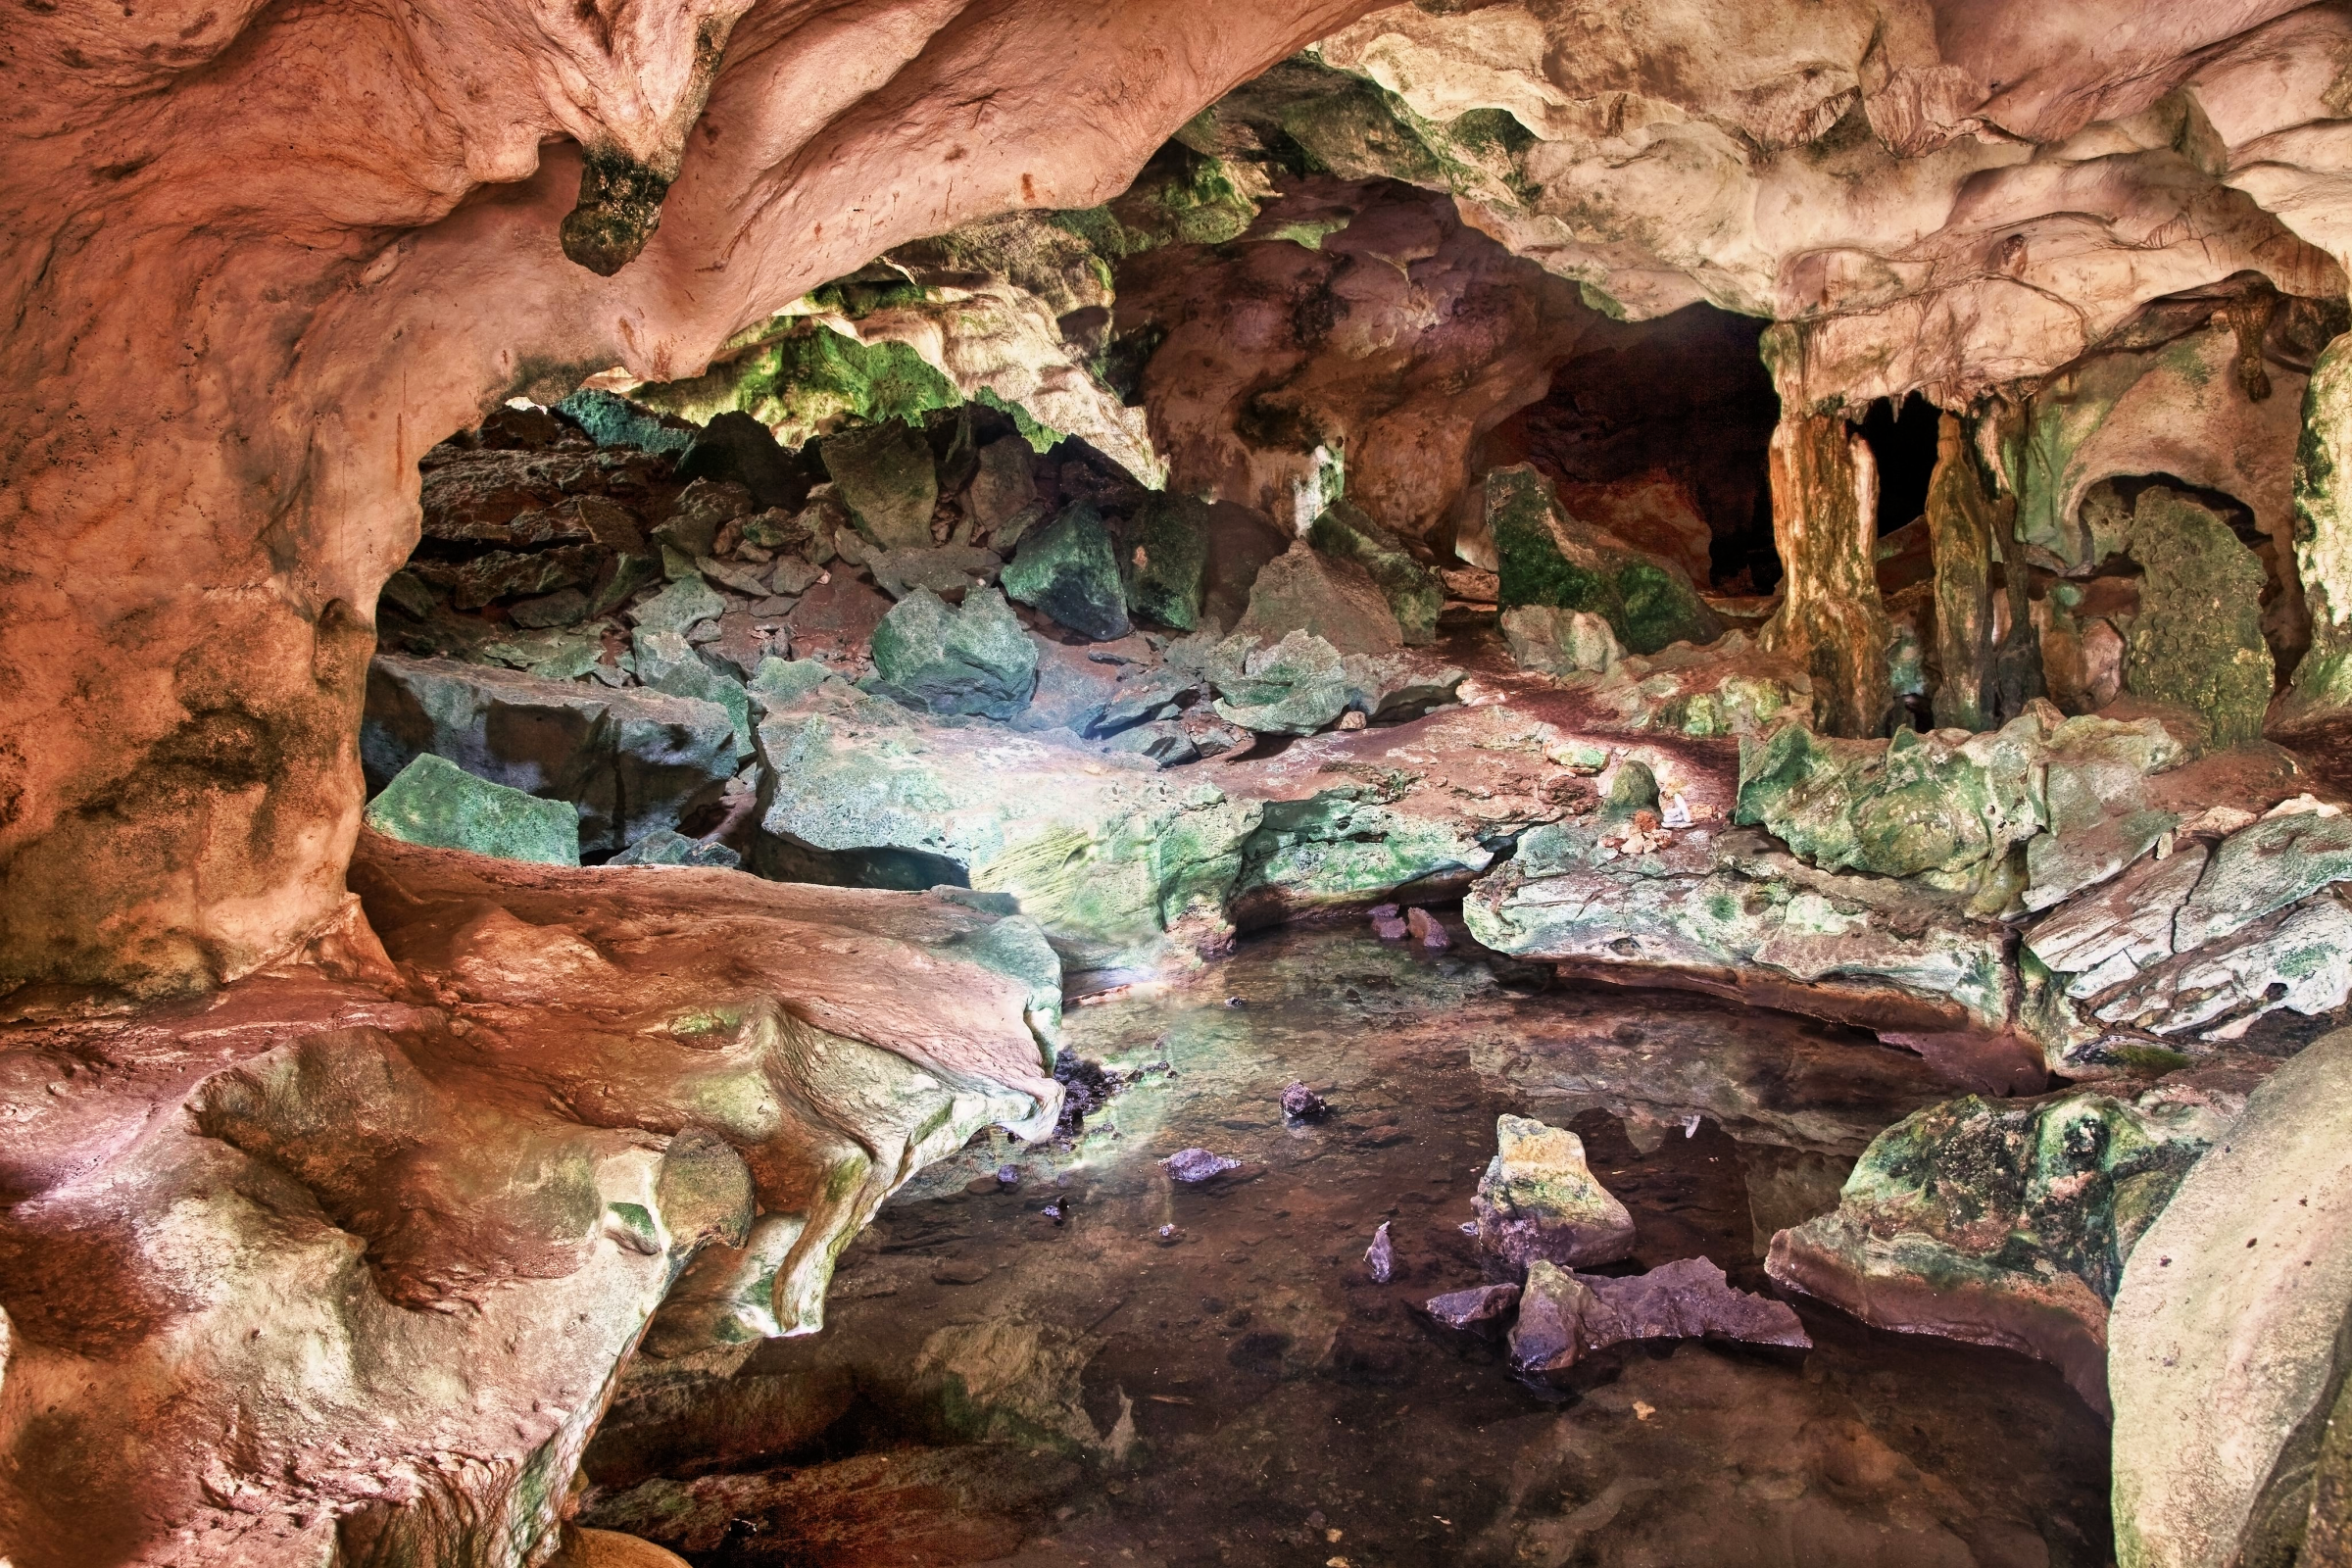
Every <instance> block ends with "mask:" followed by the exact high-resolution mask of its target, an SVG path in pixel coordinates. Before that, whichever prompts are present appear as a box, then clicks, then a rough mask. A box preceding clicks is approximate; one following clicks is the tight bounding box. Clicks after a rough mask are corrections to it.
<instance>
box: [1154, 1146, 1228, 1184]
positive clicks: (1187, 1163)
mask: <svg viewBox="0 0 2352 1568" xmlns="http://www.w3.org/2000/svg"><path fill="white" fill-rule="evenodd" d="M1160 1163H1161V1164H1163V1165H1165V1166H1167V1167H1168V1174H1169V1175H1170V1176H1173V1177H1175V1178H1176V1179H1177V1180H1178V1181H1180V1182H1204V1181H1207V1180H1208V1179H1209V1178H1210V1177H1212V1176H1222V1175H1224V1174H1225V1173H1226V1172H1227V1171H1229V1170H1238V1169H1240V1168H1241V1163H1242V1162H1241V1161H1240V1160H1238V1159H1234V1158H1231V1157H1229V1156H1227V1155H1224V1154H1212V1153H1210V1152H1208V1151H1207V1150H1205V1149H1180V1150H1178V1151H1177V1152H1175V1153H1173V1154H1170V1155H1169V1156H1168V1157H1167V1158H1166V1159H1163V1160H1161V1161H1160Z"/></svg>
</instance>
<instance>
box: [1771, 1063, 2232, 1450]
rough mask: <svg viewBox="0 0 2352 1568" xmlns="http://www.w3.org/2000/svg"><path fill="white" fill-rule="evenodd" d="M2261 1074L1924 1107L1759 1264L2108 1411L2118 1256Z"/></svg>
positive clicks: (1868, 1318)
mask: <svg viewBox="0 0 2352 1568" xmlns="http://www.w3.org/2000/svg"><path fill="white" fill-rule="evenodd" d="M2260 1077H2261V1069H2249V1068H2243V1067H2234V1066H2232V1067H2208V1068H2201V1069H2196V1070H2193V1071H2190V1072H2184V1073H2178V1074H2175V1075H2173V1076H2172V1077H2169V1078H2166V1079H2162V1080H2159V1081H2158V1082H2157V1083H2155V1084H2153V1085H2151V1086H2148V1087H2146V1088H2144V1089H2140V1090H2138V1091H2136V1092H2130V1091H2118V1092H2114V1093H2110V1092H2107V1091H2105V1090H2093V1089H2077V1090H2069V1091H2066V1092H2064V1093H2061V1094H2056V1095H2048V1096H2043V1097H2041V1098H2039V1099H2034V1100H2021V1101H1992V1100H1985V1099H1984V1098H1982V1097H1979V1096H1975V1095H1971V1096H1968V1097H1966V1098H1964V1099H1961V1100H1956V1101H1952V1102H1949V1103H1945V1104H1941V1105H1936V1106H1932V1107H1930V1108H1929V1109H1926V1110H1923V1111H1919V1112H1917V1113H1915V1114H1913V1115H1911V1116H1908V1117H1906V1118H1904V1119H1903V1120H1902V1121H1900V1122H1897V1123H1896V1124H1895V1125H1894V1126H1892V1127H1890V1128H1888V1129H1887V1131H1886V1132H1884V1133H1882V1134H1880V1135H1879V1137H1878V1138H1877V1139H1876V1140H1875V1141H1874V1142H1873V1143H1872V1144H1871V1146H1870V1148H1869V1150H1868V1151H1867V1152H1864V1154H1863V1156H1862V1159H1861V1162H1860V1163H1859V1164H1858V1165H1856V1166H1855V1167H1854V1173H1853V1175H1852V1177H1851V1178H1849V1179H1848V1180H1847V1182H1846V1184H1845V1190H1844V1192H1843V1194H1842V1195H1841V1197H1840V1200H1839V1203H1838V1210H1837V1212H1836V1213H1834V1214H1827V1215H1824V1216H1822V1217H1821V1218H1819V1219H1815V1220H1809V1221H1807V1222H1806V1223H1805V1224H1803V1225H1800V1226H1797V1227H1795V1228H1794V1229H1792V1230H1786V1231H1782V1232H1781V1233H1780V1234H1779V1235H1777V1236H1775V1237H1774V1238H1773V1243H1772V1253H1771V1256H1770V1258H1769V1259H1768V1261H1767V1263H1766V1267H1767V1269H1768V1270H1769V1271H1770V1273H1771V1274H1772V1277H1773V1278H1774V1279H1776V1280H1778V1281H1780V1282H1781V1283H1782V1284H1783V1285H1787V1286H1790V1287H1792V1288H1794V1289H1797V1290H1801V1291H1804V1292H1805V1293H1806V1294H1808V1295H1811V1296H1817V1297H1820V1298H1821V1299H1824V1300H1827V1301H1830V1302H1832V1303H1834V1304H1836V1305H1838V1306H1839V1307H1842V1308H1844V1309H1845V1310H1846V1311H1848V1312H1851V1313H1853V1314H1854V1315H1855V1316H1857V1317H1859V1318H1861V1319H1863V1320H1864V1321H1865V1322H1869V1323H1875V1324H1877V1325H1879V1326H1880V1327H1882V1328H1899V1329H1904V1330H1908V1331H1910V1332H1913V1333H1931V1334H1941V1335H1944V1336H1946V1337H1948V1338H1952V1339H1960V1340H1968V1341H1970V1342H1972V1343H1975V1344H1979V1345H1998V1346H2003V1347H2006V1348H2010V1349H2015V1350H2023V1351H2025V1352H2026V1353H2027V1354H2029V1355H2038V1356H2040V1357H2041V1358H2042V1359H2044V1360H2047V1361H2051V1362H2054V1363H2056V1364H2057V1365H2058V1366H2059V1367H2060V1368H2061V1369H2062V1370H2063V1371H2064V1372H2065V1373H2066V1375H2067V1380H2068V1381H2069V1382H2071V1383H2072V1384H2073V1385H2074V1386H2075V1389H2076V1391H2077V1392H2078V1393H2080V1394H2081V1395H2082V1397H2083V1398H2084V1399H2086V1400H2088V1401H2089V1402H2090V1403H2091V1404H2093V1405H2095V1406H2097V1407H2099V1408H2101V1409H2105V1408H2106V1406H2107V1358H2106V1346H2107V1307H2108V1303H2109V1302H2110V1301H2112V1300H2113V1299H2115V1294H2116V1289H2117V1287H2118V1285H2119V1284H2120V1283H2121V1282H2122V1280H2123V1278H2124V1272H2125V1263H2126V1261H2127V1260H2128V1259H2129V1258H2130V1257H2131V1252H2132V1249H2133V1247H2134V1246H2135V1245H2136V1244H2137V1243H2138V1242H2139V1240H2140V1238H2141V1235H2142V1234H2143V1233H2144V1232H2145V1231H2146V1230H2147V1228H2148V1226H2149V1224H2150V1222H2151V1221H2153V1220H2154V1219H2155V1218H2156V1216H2157V1214H2158V1213H2159V1212H2160V1211H2162V1209H2163V1208H2164V1206H2165V1203H2166V1201H2168V1200H2169V1199H2170V1198H2171V1197H2172V1196H2173V1192H2174V1189H2175V1188H2176V1187H2178V1186H2179V1185H2180V1179H2181V1176H2182V1175H2183V1173H2185V1172H2186V1171H2187V1170H2188V1168H2189V1167H2190V1166H2191V1165H2193V1164H2195V1163H2196V1161H2197V1158H2198V1156H2200V1155H2201V1154H2203V1153H2204V1152H2206V1150H2208V1149H2209V1148H2212V1147H2213V1146H2214V1145H2216V1144H2218V1143H2220V1142H2221V1140H2222V1137H2223V1134H2224V1133H2225V1132H2227V1131H2228V1130H2229V1126H2230V1124H2231V1122H2232V1121H2233V1120H2234V1119H2235V1117H2236V1116H2237V1114H2238V1112H2239V1111H2240V1110H2242V1109H2243V1108H2244V1106H2245V1104H2246V1097H2247V1095H2248V1093H2249V1092H2251V1091H2252V1089H2253V1088H2254V1085H2255V1084H2256V1083H2257V1082H2259V1081H2260Z"/></svg>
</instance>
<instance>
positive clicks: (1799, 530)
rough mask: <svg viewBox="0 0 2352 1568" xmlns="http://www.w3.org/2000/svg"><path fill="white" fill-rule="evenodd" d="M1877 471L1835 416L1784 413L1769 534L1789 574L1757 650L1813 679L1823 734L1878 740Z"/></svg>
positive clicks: (1881, 677)
mask: <svg viewBox="0 0 2352 1568" xmlns="http://www.w3.org/2000/svg"><path fill="white" fill-rule="evenodd" d="M1878 504H1879V479H1878V464H1877V461H1876V460H1875V459H1874V458H1873V457H1872V456H1871V451H1870V447H1869V445H1868V443H1866V442H1864V441H1863V439H1862V438H1861V437H1860V436H1859V435H1857V434H1855V433H1854V432H1853V431H1852V430H1851V429H1849V428H1848V427H1847V425H1846V422H1845V420H1844V418H1843V417H1840V416H1838V415H1835V414H1789V415H1785V416H1784V417H1782V419H1781V425H1780V428H1779V429H1778V430H1776V431H1774V432H1773V437H1772V526H1773V533H1774V536H1775V537H1776V539H1777V540H1778V541H1779V544H1780V549H1781V563H1782V564H1783V566H1784V567H1785V568H1786V569H1787V571H1788V576H1787V577H1786V578H1785V579H1784V590H1785V593H1786V597H1785V598H1784V600H1783V601H1782V604H1781V609H1780V613H1778V614H1777V615H1775V616H1774V617H1773V619H1772V620H1771V622H1770V623H1769V624H1767V625H1766V627H1765V628H1764V645H1765V647H1766V648H1767V649H1769V650H1771V651H1772V652H1775V653H1781V654H1787V655H1789V657H1791V658H1793V659H1796V660H1797V661H1799V662H1801V663H1802V664H1803V665H1804V667H1805V670H1806V673H1807V674H1809V675H1811V676H1812V678H1813V703H1814V711H1815V714H1816V716H1817V719H1818V721H1819V723H1820V726H1821V728H1822V730H1823V731H1824V732H1826V733H1828V734H1831V735H1845V736H1868V735H1877V734H1881V733H1883V732H1884V731H1885V729H1886V726H1887V710H1888V708H1889V707H1891V706H1892V704H1893V701H1894V698H1893V694H1892V692H1891V691H1890V690H1889V688H1888V685H1887V644H1888V642H1889V641H1890V640H1891V639H1892V637H1893V631H1892V629H1891V628H1890V627H1889V626H1888V625H1887V611H1886V607H1885V606H1884V605H1882V604H1881V603H1880V601H1879V584H1878V578H1877V575H1876V573H1875V570H1874V567H1873V565H1872V552H1873V551H1874V549H1875V548H1876V546H1877V544H1878V536H1879V530H1878V520H1877V513H1878Z"/></svg>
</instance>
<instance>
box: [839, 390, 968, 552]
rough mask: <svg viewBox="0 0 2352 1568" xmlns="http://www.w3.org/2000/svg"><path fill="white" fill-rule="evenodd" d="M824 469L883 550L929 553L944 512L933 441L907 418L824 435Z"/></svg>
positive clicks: (863, 530) (864, 530)
mask: <svg viewBox="0 0 2352 1568" xmlns="http://www.w3.org/2000/svg"><path fill="white" fill-rule="evenodd" d="M822 451H823V454H824V460H825V471H826V472H827V473H828V474H830V475H831V476H832V479H833V486H834V489H835V491H836V492H838V493H839V495H840V497H841V499H842V501H843V502H844V503H845V504H846V505H847V506H848V507H849V509H850V516H851V517H852V518H853V519H854V520H855V521H856V522H857V525H858V532H859V533H861V534H863V535H864V536H865V537H866V538H867V539H868V540H869V541H871V542H872V543H873V544H874V545H875V546H876V547H878V548H880V549H883V550H927V549H929V548H930V547H931V544H932V542H933V541H932V538H931V515H932V514H933V513H934V512H936V511H937V510H939V471H938V469H937V467H936V466H934V464H933V461H932V457H931V443H930V442H928V441H926V440H924V439H923V432H922V431H920V430H918V429H913V428H910V427H909V426H908V425H907V422H906V421H905V420H904V419H891V420H887V421H885V422H884V423H881V424H874V425H867V426H865V427H863V428H862V429H857V430H843V431H841V432H839V433H838V434H834V435H829V436H827V437H825V439H824V444H823V447H822Z"/></svg>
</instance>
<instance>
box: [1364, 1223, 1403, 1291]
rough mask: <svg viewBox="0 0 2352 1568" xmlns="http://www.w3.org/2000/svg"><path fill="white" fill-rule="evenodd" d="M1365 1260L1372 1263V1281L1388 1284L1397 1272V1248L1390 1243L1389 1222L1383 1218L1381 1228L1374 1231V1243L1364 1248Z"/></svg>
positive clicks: (1377, 1283) (1376, 1283)
mask: <svg viewBox="0 0 2352 1568" xmlns="http://www.w3.org/2000/svg"><path fill="white" fill-rule="evenodd" d="M1364 1261H1365V1262H1367V1263H1369V1264H1371V1265H1372V1283H1373V1284H1375V1285H1386V1284H1388V1283H1389V1281H1390V1280H1391V1279H1392V1278H1393V1277H1394V1276H1395V1275H1396V1273H1397V1249H1396V1248H1395V1247H1393V1246H1391V1245H1390V1243H1389V1222H1388V1221H1387V1220H1385V1219H1384V1220H1382V1221H1381V1222H1380V1229H1378V1230H1376V1231H1374V1232H1373V1233H1372V1245H1371V1246H1370V1247H1367V1248H1365V1249H1364Z"/></svg>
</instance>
